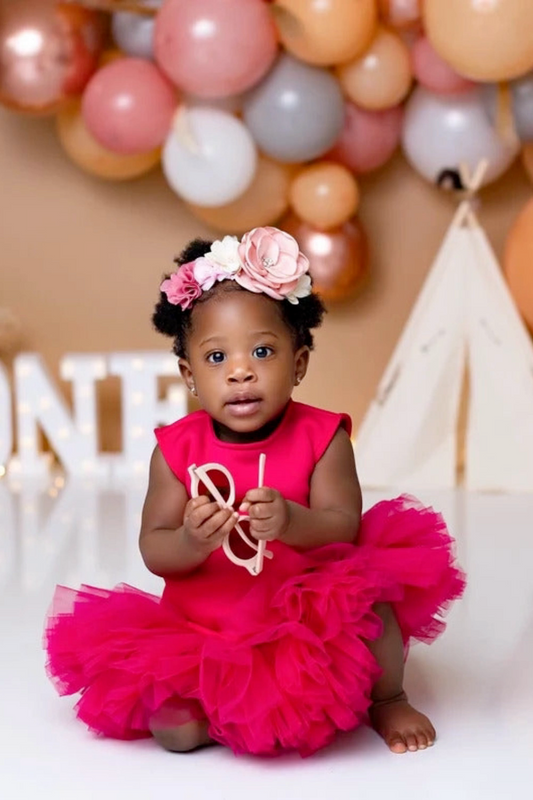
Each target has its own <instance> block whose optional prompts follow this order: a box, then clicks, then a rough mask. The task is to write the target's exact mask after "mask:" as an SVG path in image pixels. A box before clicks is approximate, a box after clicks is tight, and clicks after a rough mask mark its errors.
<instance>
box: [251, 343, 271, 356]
mask: <svg viewBox="0 0 533 800" xmlns="http://www.w3.org/2000/svg"><path fill="white" fill-rule="evenodd" d="M273 352H274V351H273V349H272V348H271V347H266V346H265V345H261V346H260V347H256V348H255V350H254V352H253V354H254V356H255V358H268V356H271V355H272V353H273Z"/></svg>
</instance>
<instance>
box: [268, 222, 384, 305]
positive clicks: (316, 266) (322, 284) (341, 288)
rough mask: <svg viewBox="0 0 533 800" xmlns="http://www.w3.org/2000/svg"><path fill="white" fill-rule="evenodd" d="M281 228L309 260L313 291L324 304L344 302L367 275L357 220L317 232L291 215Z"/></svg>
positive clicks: (362, 233) (363, 238)
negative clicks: (296, 243) (292, 237)
mask: <svg viewBox="0 0 533 800" xmlns="http://www.w3.org/2000/svg"><path fill="white" fill-rule="evenodd" d="M281 227H282V228H283V230H285V231H287V233H290V234H291V236H294V238H295V239H296V241H297V242H298V244H299V245H300V249H301V251H302V253H305V255H306V256H307V258H308V259H309V271H310V272H311V276H312V278H313V284H314V288H315V289H316V290H317V292H318V293H319V294H320V295H321V297H322V298H323V299H324V300H325V301H326V302H331V303H333V302H338V301H340V300H348V299H350V298H351V297H353V296H354V295H355V294H356V293H358V292H359V291H360V289H361V288H362V286H363V285H364V283H365V282H366V279H367V276H368V261H369V250H368V239H367V236H366V233H365V230H364V228H363V226H362V224H361V222H360V220H359V219H358V218H357V217H354V218H353V219H351V220H349V221H348V222H346V223H345V224H344V225H342V227H340V228H336V229H335V230H332V231H319V230H317V229H316V228H314V227H313V226H312V225H308V224H307V223H305V222H302V221H301V220H300V219H298V217H296V216H295V215H291V216H289V217H287V218H285V219H284V220H283V221H282V223H281Z"/></svg>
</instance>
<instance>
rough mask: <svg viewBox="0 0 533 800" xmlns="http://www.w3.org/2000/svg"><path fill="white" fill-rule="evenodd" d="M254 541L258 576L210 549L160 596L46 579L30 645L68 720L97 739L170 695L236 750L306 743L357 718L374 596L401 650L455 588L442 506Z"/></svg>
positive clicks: (457, 574) (430, 631)
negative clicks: (37, 643)
mask: <svg viewBox="0 0 533 800" xmlns="http://www.w3.org/2000/svg"><path fill="white" fill-rule="evenodd" d="M269 549H271V550H272V551H273V552H274V558H273V559H272V560H268V561H265V566H264V569H263V572H262V573H261V574H260V575H259V576H257V577H254V576H251V575H250V574H249V573H248V572H246V570H244V569H243V568H242V567H237V566H236V565H234V564H232V563H231V562H230V561H228V560H227V559H226V557H225V555H224V554H223V552H222V551H221V550H219V551H216V552H215V553H213V554H212V555H211V556H210V558H209V559H208V560H207V562H206V563H205V564H204V565H202V567H201V568H200V569H199V570H197V571H196V572H194V573H193V574H191V575H189V576H187V577H184V578H181V579H179V580H172V581H170V580H169V581H167V582H166V586H165V590H164V592H163V595H162V597H157V596H155V595H152V594H148V593H146V592H143V591H140V590H139V589H135V588H133V587H131V586H128V585H125V584H123V585H120V586H117V587H115V588H114V589H111V590H108V589H99V588H95V587H91V586H82V587H81V588H80V589H79V590H74V589H70V588H67V587H63V586H58V587H57V589H56V593H55V596H54V600H53V604H52V608H51V610H50V613H49V616H48V619H47V623H46V629H45V636H44V646H45V648H46V650H47V653H48V661H47V671H48V674H49V676H50V678H51V679H52V681H53V682H54V684H55V686H56V688H57V690H58V692H59V694H61V695H67V694H76V693H79V694H80V695H81V696H80V699H79V701H78V703H77V706H76V711H77V715H78V717H79V718H80V719H81V720H82V721H83V722H85V723H86V724H87V725H88V726H89V728H91V729H92V730H93V731H95V732H97V733H99V734H101V735H105V736H110V737H114V738H118V739H135V738H140V737H145V736H149V735H150V730H149V721H150V718H151V717H152V715H153V714H154V713H155V712H157V711H158V709H161V707H162V706H163V704H165V703H166V702H167V701H171V700H177V699H179V701H180V702H181V703H183V704H184V706H185V707H187V704H189V706H190V709H191V715H192V716H194V715H198V710H200V714H201V715H202V716H203V717H204V718H206V719H207V720H208V723H209V732H210V735H211V737H212V738H213V739H214V740H215V741H218V742H220V743H222V744H224V745H227V746H228V747H230V748H231V749H232V750H233V751H234V752H236V753H254V754H263V755H276V754H278V753H281V752H284V751H290V750H297V751H299V752H300V753H301V755H304V756H305V755H309V754H311V753H313V752H315V751H316V750H318V749H319V748H321V747H324V746H325V745H327V744H328V743H329V742H330V741H331V740H332V738H333V737H334V735H335V733H336V731H339V730H343V731H347V730H351V729H353V728H355V727H356V726H357V725H358V724H360V723H361V722H362V721H363V720H364V719H365V717H366V712H367V709H368V706H369V704H370V693H371V690H372V686H373V684H374V682H375V681H376V679H377V678H378V677H379V667H378V665H377V664H376V661H375V659H374V657H373V655H372V654H371V652H370V650H369V648H368V642H371V641H373V640H375V639H376V638H378V637H379V635H380V633H381V622H380V619H379V617H378V616H377V615H376V614H375V612H374V611H373V606H374V604H375V603H377V602H389V603H391V604H392V605H393V607H394V610H395V613H396V617H397V619H398V623H399V626H400V629H401V632H402V636H403V640H404V644H405V646H406V648H407V647H408V645H409V642H410V640H411V639H419V640H421V641H424V642H430V641H431V640H433V639H434V638H435V637H436V636H438V635H439V634H440V633H441V632H442V630H443V628H444V622H443V621H442V619H441V616H442V614H443V613H444V612H445V610H446V609H447V607H448V606H449V604H450V603H451V601H453V600H454V599H456V598H458V597H459V596H460V595H461V593H462V592H463V589H464V585H465V582H464V575H463V574H462V572H461V571H460V569H459V568H458V567H457V566H456V565H455V563H454V555H453V542H452V540H451V538H450V536H449V534H448V532H447V530H446V526H445V523H444V521H443V519H442V517H440V515H438V514H436V513H435V512H434V511H433V510H432V509H428V508H424V507H422V506H421V505H420V504H419V503H418V502H417V501H416V500H414V499H412V498H409V497H406V496H402V497H399V498H397V499H395V500H391V501H384V502H382V503H379V504H377V505H376V506H374V507H373V508H372V509H370V510H369V511H368V512H367V513H366V514H365V515H364V516H363V520H362V523H361V528H360V532H359V536H358V542H357V544H356V545H355V546H354V545H351V544H332V545H327V546H324V547H320V548H317V549H316V550H312V551H307V552H299V551H296V550H293V549H292V548H289V547H287V546H286V545H283V544H281V543H279V542H272V543H270V544H269Z"/></svg>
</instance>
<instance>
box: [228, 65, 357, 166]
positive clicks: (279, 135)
mask: <svg viewBox="0 0 533 800" xmlns="http://www.w3.org/2000/svg"><path fill="white" fill-rule="evenodd" d="M343 119H344V101H343V98H342V93H341V90H340V88H339V85H338V83H337V81H336V80H335V78H334V77H333V75H331V74H330V73H329V72H328V71H327V70H325V69H320V68H319V67H311V66H309V65H308V64H303V63H302V62H301V61H298V60H297V59H295V58H293V57H292V56H289V55H286V54H284V55H282V56H280V58H279V59H278V61H277V62H276V65H275V66H274V68H273V69H272V70H271V71H270V72H269V74H268V75H267V77H266V78H264V80H263V81H262V82H261V83H260V84H259V85H258V86H256V87H255V88H254V89H252V90H251V91H250V92H249V93H248V95H247V97H246V98H245V101H244V121H245V122H246V125H247V126H248V128H249V129H250V131H251V133H252V135H253V137H254V139H255V141H256V142H257V144H258V145H259V148H260V149H261V150H262V151H263V152H264V153H266V154H267V155H268V156H270V157H271V158H273V159H275V160H276V161H283V162H287V163H289V164H292V163H297V162H302V161H312V160H313V159H314V158H318V157H319V156H321V155H323V154H324V153H325V152H326V151H327V150H329V149H330V147H331V146H332V145H333V144H334V142H335V140H336V139H337V137H338V136H339V134H340V132H341V130H342V124H343Z"/></svg>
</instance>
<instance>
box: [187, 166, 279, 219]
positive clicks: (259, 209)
mask: <svg viewBox="0 0 533 800" xmlns="http://www.w3.org/2000/svg"><path fill="white" fill-rule="evenodd" d="M294 172H295V167H291V166H290V165H289V164H278V163H277V162H276V161H271V159H269V158H265V156H260V158H259V160H258V162H257V170H256V173H255V175H254V179H253V181H252V184H251V186H250V187H249V188H248V189H247V190H246V191H245V192H244V194H242V195H241V196H240V197H238V198H237V200H234V201H233V202H232V203H228V204H227V205H224V206H220V207H218V208H205V207H204V206H196V205H192V204H190V205H189V208H190V209H191V211H192V213H193V214H194V215H195V216H196V217H198V219H200V220H202V222H205V223H206V225H209V226H210V227H211V228H215V229H216V230H219V231H222V232H224V233H245V232H246V231H249V230H252V228H260V227H262V226H263V225H273V224H274V223H275V222H277V221H278V220H279V218H280V217H282V216H283V214H284V213H285V212H286V210H287V208H288V205H289V188H290V184H291V179H292V176H293V174H294Z"/></svg>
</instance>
